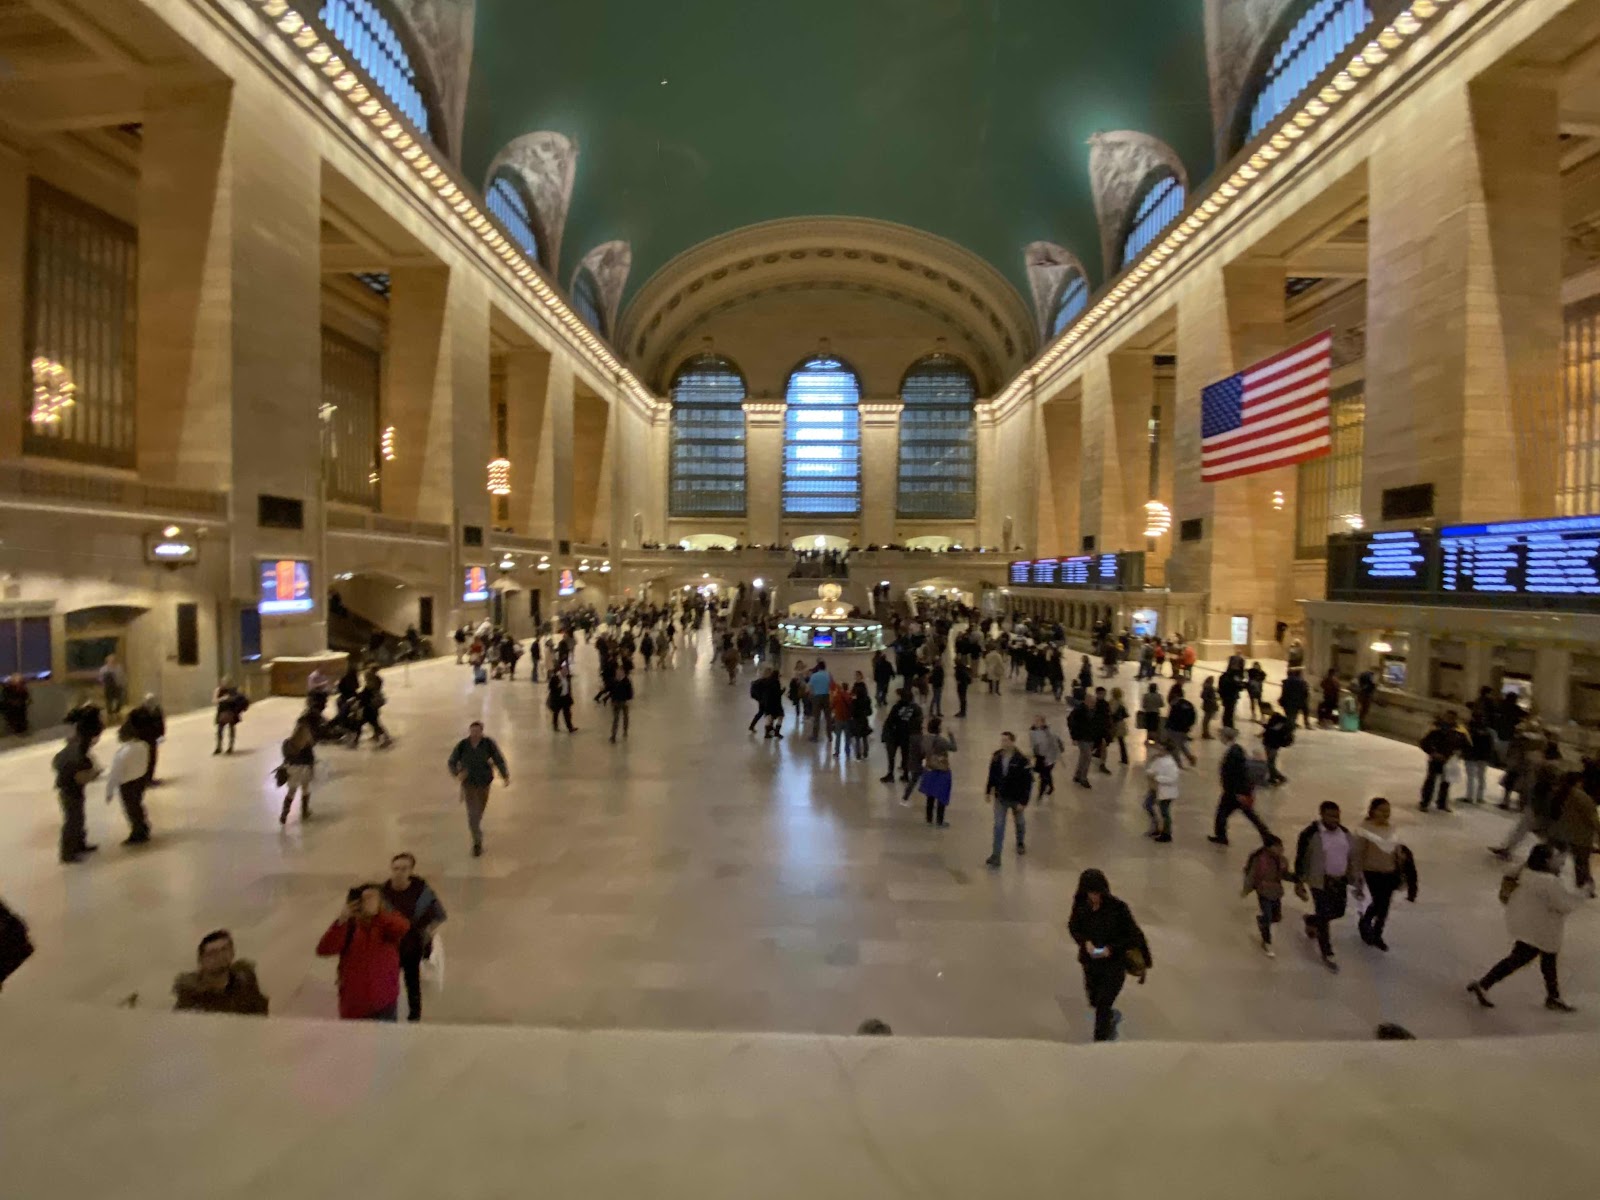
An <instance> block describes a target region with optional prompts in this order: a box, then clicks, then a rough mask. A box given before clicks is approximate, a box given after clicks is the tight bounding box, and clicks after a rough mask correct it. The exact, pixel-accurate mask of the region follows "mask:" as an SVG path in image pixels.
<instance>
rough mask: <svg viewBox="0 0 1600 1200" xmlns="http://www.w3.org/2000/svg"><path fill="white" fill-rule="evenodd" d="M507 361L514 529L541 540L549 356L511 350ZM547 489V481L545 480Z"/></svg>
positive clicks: (509, 450)
mask: <svg viewBox="0 0 1600 1200" xmlns="http://www.w3.org/2000/svg"><path fill="white" fill-rule="evenodd" d="M505 361H506V385H505V387H506V393H505V394H506V457H507V458H508V459H509V460H510V461H511V495H510V496H509V497H507V499H508V500H509V502H510V503H509V504H508V506H507V509H508V511H509V513H510V515H511V528H512V529H514V530H516V531H517V532H518V533H521V534H526V535H530V536H535V537H536V536H539V535H540V534H542V533H546V531H545V530H542V529H538V528H537V525H536V521H535V516H534V514H535V513H536V512H537V511H538V504H537V500H536V494H537V490H538V483H539V479H538V474H539V451H540V447H541V442H542V439H543V437H544V412H545V393H546V391H547V390H548V388H549V386H550V355H549V354H548V353H546V352H545V351H543V350H533V349H527V350H512V351H509V352H508V353H507V354H506V356H505ZM545 483H546V484H547V485H548V483H549V480H548V478H547V479H546V480H545Z"/></svg>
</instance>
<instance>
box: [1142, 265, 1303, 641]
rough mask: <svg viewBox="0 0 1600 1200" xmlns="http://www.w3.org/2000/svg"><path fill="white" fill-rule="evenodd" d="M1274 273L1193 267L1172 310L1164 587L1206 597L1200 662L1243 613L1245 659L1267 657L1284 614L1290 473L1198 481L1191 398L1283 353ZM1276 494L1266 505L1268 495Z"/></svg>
mask: <svg viewBox="0 0 1600 1200" xmlns="http://www.w3.org/2000/svg"><path fill="white" fill-rule="evenodd" d="M1283 285H1284V271H1283V269H1282V268H1281V267H1274V266H1265V267H1263V266H1255V265H1236V266H1229V267H1225V268H1224V267H1216V266H1211V267H1205V266H1202V267H1200V268H1199V269H1198V270H1197V272H1196V276H1195V278H1194V279H1193V280H1192V281H1191V282H1190V283H1189V285H1188V287H1186V288H1185V290H1184V292H1183V294H1182V296H1181V298H1180V300H1179V304H1178V337H1177V341H1178V364H1177V399H1176V403H1175V405H1174V410H1175V412H1174V419H1175V428H1174V437H1173V441H1172V444H1173V447H1174V452H1175V459H1176V462H1175V464H1174V466H1175V470H1176V478H1175V482H1174V491H1175V495H1174V503H1173V510H1174V511H1173V522H1174V529H1173V534H1174V536H1175V538H1176V539H1177V540H1175V542H1174V544H1173V547H1172V553H1171V556H1170V558H1169V559H1168V562H1167V584H1168V586H1169V587H1171V588H1172V589H1173V590H1175V591H1195V592H1206V593H1209V603H1208V605H1207V612H1206V616H1205V620H1204V622H1203V628H1202V631H1201V638H1200V642H1201V644H1200V646H1199V647H1198V649H1199V652H1200V656H1201V657H1202V658H1207V657H1222V656H1226V655H1227V654H1228V653H1229V650H1230V647H1231V645H1232V637H1231V633H1230V621H1231V619H1232V617H1233V616H1235V615H1240V616H1248V617H1250V630H1251V642H1252V644H1251V646H1250V647H1249V648H1248V650H1247V653H1249V654H1252V655H1255V656H1258V657H1268V656H1271V657H1276V656H1278V655H1280V654H1281V652H1282V651H1281V648H1280V647H1279V646H1278V644H1277V643H1276V641H1274V640H1273V633H1274V629H1275V626H1276V623H1277V622H1278V621H1279V620H1286V621H1287V620H1289V619H1290V617H1291V616H1292V615H1293V614H1292V611H1291V608H1292V596H1291V589H1292V581H1293V567H1294V561H1293V551H1294V546H1293V534H1294V510H1295V471H1296V469H1295V468H1294V467H1283V468H1280V469H1278V470H1275V471H1263V472H1261V473H1259V474H1256V475H1247V476H1244V477H1243V478H1239V479H1230V480H1225V481H1223V482H1221V483H1216V484H1210V483H1202V482H1201V480H1200V393H1201V391H1202V389H1203V388H1204V387H1205V386H1206V385H1208V384H1211V383H1214V382H1216V381H1217V380H1219V379H1222V378H1224V377H1225V376H1228V375H1231V374H1233V373H1234V372H1236V371H1241V370H1244V369H1245V368H1247V367H1249V366H1250V365H1251V364H1253V363H1256V362H1259V361H1261V360H1262V359H1264V358H1267V357H1270V356H1271V355H1273V354H1275V353H1277V352H1278V351H1280V350H1283V349H1285V348H1286V340H1285V339H1286V333H1285V330H1284V295H1283ZM1274 492H1281V493H1282V495H1283V500H1282V507H1281V508H1275V507H1274V506H1273V493H1274ZM1196 517H1198V518H1200V519H1201V521H1202V526H1201V537H1200V538H1199V540H1198V541H1193V542H1184V541H1182V540H1181V523H1182V522H1183V521H1185V520H1188V519H1193V518H1196Z"/></svg>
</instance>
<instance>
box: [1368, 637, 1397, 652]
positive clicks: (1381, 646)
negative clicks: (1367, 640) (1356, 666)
mask: <svg viewBox="0 0 1600 1200" xmlns="http://www.w3.org/2000/svg"><path fill="white" fill-rule="evenodd" d="M1371 650H1372V652H1373V653H1374V654H1393V653H1394V647H1393V646H1391V645H1390V644H1389V643H1388V642H1385V641H1383V640H1381V639H1380V640H1378V641H1376V642H1373V643H1372V646H1371Z"/></svg>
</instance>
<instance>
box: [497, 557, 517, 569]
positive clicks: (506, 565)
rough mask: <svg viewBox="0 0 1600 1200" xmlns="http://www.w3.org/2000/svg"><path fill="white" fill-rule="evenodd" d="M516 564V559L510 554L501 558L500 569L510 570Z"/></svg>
mask: <svg viewBox="0 0 1600 1200" xmlns="http://www.w3.org/2000/svg"><path fill="white" fill-rule="evenodd" d="M516 565H517V563H516V560H515V559H513V558H512V557H511V556H510V555H509V554H508V555H506V556H505V557H504V558H502V559H501V560H500V569H501V570H502V571H509V570H511V569H512V568H514V567H515V566H516Z"/></svg>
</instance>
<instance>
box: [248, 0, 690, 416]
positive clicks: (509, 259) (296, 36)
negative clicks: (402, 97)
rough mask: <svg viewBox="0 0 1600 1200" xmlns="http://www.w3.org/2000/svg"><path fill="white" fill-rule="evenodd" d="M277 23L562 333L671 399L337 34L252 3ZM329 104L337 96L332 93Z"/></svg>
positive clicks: (267, 0) (625, 382) (264, 0)
mask: <svg viewBox="0 0 1600 1200" xmlns="http://www.w3.org/2000/svg"><path fill="white" fill-rule="evenodd" d="M249 2H250V3H252V4H254V5H255V7H256V8H257V9H259V10H260V11H261V14H262V15H263V16H264V17H266V18H267V20H268V21H270V22H271V23H272V26H273V28H274V29H276V30H277V31H278V33H279V34H281V35H282V36H283V37H284V38H286V39H287V40H288V41H289V43H290V44H291V45H292V46H294V47H295V49H296V50H298V51H299V53H300V55H301V56H302V57H303V58H304V59H305V60H306V62H307V63H309V64H310V65H311V67H312V68H313V69H314V70H315V71H316V72H317V73H318V74H320V75H321V76H322V77H323V78H324V79H326V80H327V81H328V82H329V83H330V84H331V85H332V87H333V90H334V92H335V93H336V94H337V95H338V96H339V97H340V98H341V99H342V101H343V103H344V105H345V107H346V108H347V109H348V110H351V111H353V112H354V113H355V114H356V115H357V116H358V117H360V118H361V119H362V121H363V122H365V123H366V125H367V126H368V127H369V128H370V129H372V130H373V131H374V132H375V133H376V134H377V135H378V136H379V137H381V138H382V139H383V140H384V141H386V142H388V143H389V146H390V147H391V148H392V149H393V150H394V152H395V153H396V154H397V155H398V156H399V159H400V162H399V163H395V162H393V160H390V166H391V168H392V169H394V170H395V171H396V173H398V174H401V175H402V176H403V175H404V174H405V173H406V171H407V170H409V172H410V175H411V177H412V180H413V181H414V182H420V183H422V184H423V185H425V186H426V187H427V188H428V189H429V190H430V191H432V192H433V193H434V195H435V196H436V197H437V198H438V199H439V200H440V201H441V202H443V204H444V206H445V207H446V208H447V209H448V210H449V211H451V212H452V213H454V214H455V216H456V218H457V219H458V220H459V221H460V222H461V223H462V224H463V225H465V226H466V227H467V229H468V230H469V231H470V232H471V234H472V235H473V236H474V237H475V238H476V240H477V241H478V244H479V245H480V246H482V247H483V248H484V249H485V250H487V251H488V253H489V254H490V255H492V256H493V257H495V258H498V259H499V260H500V262H501V264H502V265H503V266H504V267H505V269H506V270H507V271H508V272H510V275H511V277H512V279H513V281H514V283H513V286H514V287H515V288H516V289H517V290H518V291H520V292H521V293H522V294H523V296H524V298H525V299H527V300H528V301H529V302H530V303H531V304H533V305H534V306H535V307H536V308H542V309H543V310H544V311H545V313H546V314H547V315H548V316H549V317H550V318H551V319H552V320H553V321H554V322H555V323H556V325H557V326H558V327H559V330H560V332H563V333H564V334H566V335H567V337H568V338H569V339H570V340H571V341H573V342H574V343H576V348H578V349H581V350H582V351H583V352H584V354H585V356H586V357H587V358H588V359H589V361H590V362H591V363H592V364H594V365H595V366H596V367H598V368H600V369H601V370H603V371H605V372H606V373H607V374H608V375H610V376H612V377H613V378H614V379H615V380H616V382H617V383H618V384H619V385H620V386H621V387H623V388H625V389H626V390H627V391H628V392H630V393H631V394H632V395H633V396H634V397H636V398H637V399H638V400H639V402H640V403H641V404H643V405H644V406H645V409H646V410H647V411H650V410H653V409H655V408H656V406H657V405H661V404H663V403H664V402H663V401H661V400H658V399H657V398H656V396H655V395H654V394H653V393H651V391H650V390H649V389H648V388H646V387H645V386H644V384H642V383H640V382H639V379H638V377H637V376H635V375H634V373H633V372H632V371H630V370H629V369H628V367H627V365H626V364H624V363H623V362H622V361H621V360H619V359H618V358H617V357H616V355H614V354H612V353H611V350H610V348H609V347H607V346H606V344H605V343H604V342H603V341H601V340H600V339H599V338H598V337H596V336H595V335H594V333H593V332H592V331H591V330H590V329H589V327H588V326H587V325H585V324H584V323H583V321H582V320H580V319H579V317H578V315H577V314H576V313H574V312H573V311H572V309H571V308H569V307H568V306H567V303H566V302H565V301H564V300H562V298H561V296H560V294H559V293H558V292H557V291H556V290H555V289H554V288H552V287H551V286H550V284H549V283H548V282H546V281H545V278H544V276H543V275H542V274H540V272H539V270H538V269H537V268H536V267H535V266H534V265H533V263H531V262H530V261H528V259H527V258H526V257H525V256H524V255H523V253H522V251H521V249H520V248H519V247H518V246H517V244H516V243H515V242H514V241H513V240H512V239H511V238H508V237H507V236H506V235H505V234H504V233H502V232H501V231H500V228H499V227H498V226H497V225H496V224H495V223H494V221H493V220H492V219H491V218H490V217H489V214H488V213H487V212H486V211H484V208H483V206H482V205H480V204H479V203H477V202H476V201H475V200H474V199H473V197H472V195H471V194H470V193H469V192H468V190H467V188H466V187H465V186H463V184H462V183H461V182H460V181H459V180H458V179H457V178H456V177H455V174H454V172H453V171H451V170H450V169H449V167H448V166H447V165H446V164H444V163H442V162H440V161H439V160H438V159H436V158H435V157H434V156H433V155H432V154H430V153H429V143H428V141H427V139H426V138H424V137H422V136H420V135H418V134H417V133H415V132H414V131H413V129H412V127H411V125H410V123H409V122H407V121H406V120H405V119H404V118H403V117H402V116H401V115H400V114H398V113H396V112H391V111H390V109H389V107H388V106H387V105H386V104H385V103H384V101H383V99H382V97H381V96H380V94H379V93H378V92H376V91H375V90H374V89H372V88H369V87H368V86H367V85H366V83H365V82H364V81H363V79H362V77H361V75H360V74H359V73H358V72H357V71H356V70H355V69H354V67H353V65H352V64H350V63H347V62H346V61H345V60H344V59H342V58H341V57H340V56H339V53H338V50H337V48H336V47H335V45H334V44H332V40H331V35H329V37H328V38H327V39H325V38H324V31H323V29H322V26H321V24H320V23H319V22H317V21H315V20H309V19H307V18H306V17H304V16H302V15H301V14H300V13H299V12H298V11H297V10H296V9H295V8H294V7H293V6H292V5H291V4H290V3H289V2H288V0H249ZM324 99H325V102H329V103H330V107H331V98H327V97H325V98H324Z"/></svg>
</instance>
